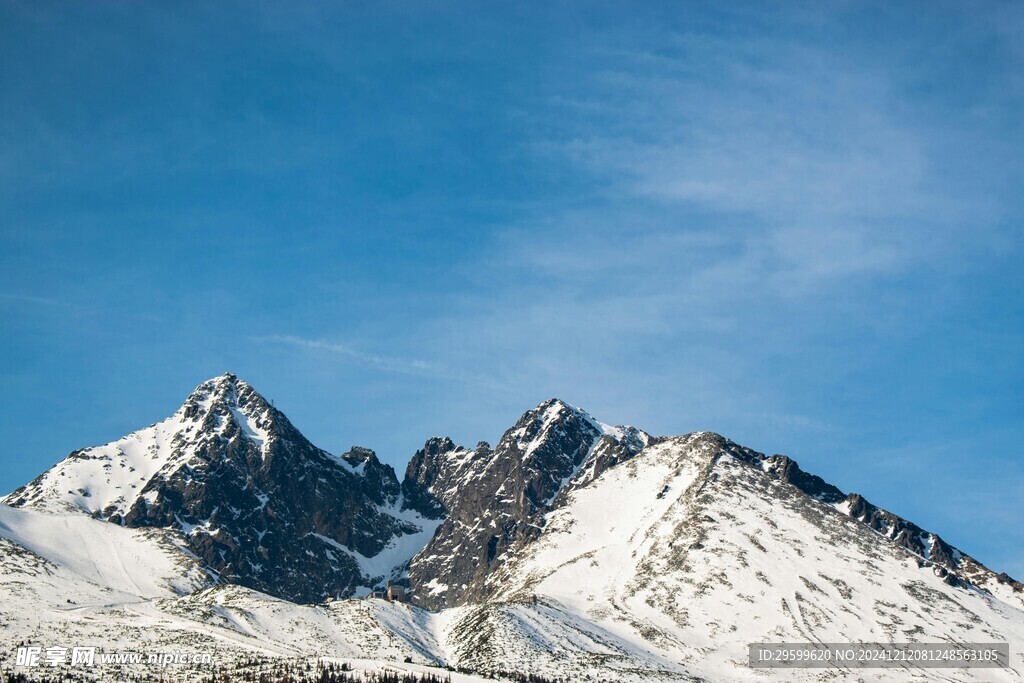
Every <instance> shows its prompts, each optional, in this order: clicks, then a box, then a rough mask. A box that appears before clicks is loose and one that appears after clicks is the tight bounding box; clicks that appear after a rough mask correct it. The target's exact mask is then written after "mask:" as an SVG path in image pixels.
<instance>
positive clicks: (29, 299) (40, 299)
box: [0, 292, 69, 306]
mask: <svg viewBox="0 0 1024 683" xmlns="http://www.w3.org/2000/svg"><path fill="white" fill-rule="evenodd" d="M0 299H6V300H7V301H17V302H21V303H26V304H40V305H42V306H67V305H69V304H67V303H65V302H63V301H61V300H60V299H51V298H50V297H46V296H31V295H25V294H8V293H7V292H0Z"/></svg>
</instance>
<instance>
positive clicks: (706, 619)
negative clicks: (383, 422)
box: [0, 376, 1024, 681]
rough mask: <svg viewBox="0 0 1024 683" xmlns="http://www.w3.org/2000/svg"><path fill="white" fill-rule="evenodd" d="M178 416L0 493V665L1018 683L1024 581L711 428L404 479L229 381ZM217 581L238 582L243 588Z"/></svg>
mask: <svg viewBox="0 0 1024 683" xmlns="http://www.w3.org/2000/svg"><path fill="white" fill-rule="evenodd" d="M204 401H205V403H204ZM193 406H195V407H193ZM246 411H248V412H246ZM249 413H252V415H250V414H249ZM245 419H248V420H251V424H248V427H247V428H245V426H246V425H243V422H245ZM174 420H176V422H174V423H173V425H172V426H173V427H174V429H173V430H172V431H174V434H175V436H173V437H172V438H169V439H164V440H162V441H160V440H158V441H159V444H160V445H159V447H148V446H145V444H143V445H142V446H140V447H139V448H136V449H134V450H133V449H132V448H131V447H130V446H131V445H132V444H133V443H135V442H136V441H138V439H133V438H130V437H126V440H122V441H124V442H125V443H126V444H128V446H119V445H117V444H119V443H121V442H116V443H115V444H113V445H110V446H108V447H103V448H101V449H90V450H87V451H77V452H76V453H74V454H72V456H71V457H70V458H69V459H67V460H65V461H64V462H62V463H61V464H59V465H58V466H57V467H55V468H53V469H52V470H50V471H49V472H48V473H46V474H45V475H43V476H41V477H40V478H39V479H37V480H36V482H33V483H32V484H30V485H29V486H27V487H24V488H23V489H20V490H19V492H16V495H14V494H12V497H9V498H8V501H9V502H15V503H17V504H18V505H20V507H10V506H8V505H6V504H0V635H2V637H0V670H2V671H4V672H10V671H11V670H12V668H13V667H14V665H15V664H16V663H17V651H18V649H19V648H23V647H26V646H33V647H40V648H41V659H45V656H46V654H47V649H48V648H66V649H67V651H68V652H70V651H71V650H72V649H73V648H76V647H86V648H88V647H94V648H96V649H97V652H98V653H102V654H103V655H105V656H110V655H113V656H115V657H121V660H119V661H112V662H111V661H106V662H104V661H102V659H101V658H99V656H97V657H98V659H97V661H96V662H95V664H94V665H93V666H84V665H74V666H73V665H72V664H71V663H70V662H69V661H68V660H67V659H65V666H64V669H65V670H66V671H68V672H71V673H76V674H78V675H82V676H85V677H86V678H90V679H92V680H100V681H107V680H124V679H128V678H130V677H132V676H137V675H144V676H151V677H153V678H154V679H157V678H160V677H162V678H163V679H164V680H196V676H200V675H207V676H209V675H212V674H213V672H214V670H215V669H214V667H216V671H218V672H225V671H232V670H240V669H245V668H246V667H251V665H252V663H253V661H256V660H265V661H267V662H275V661H278V662H291V663H298V664H299V665H301V666H304V665H305V664H306V663H312V662H315V661H317V660H321V661H332V662H346V663H350V664H352V665H353V666H354V667H355V668H356V669H357V670H364V671H375V670H381V669H382V668H384V667H388V668H390V669H392V670H406V671H419V672H434V673H438V674H441V675H443V676H447V675H451V680H453V681H475V680H484V679H483V678H482V677H484V676H489V677H497V678H499V679H500V678H505V679H508V678H509V677H510V676H512V675H514V674H530V673H533V674H540V675H543V676H545V677H547V678H548V679H558V680H561V681H689V680H705V681H833V680H853V681H859V680H863V681H908V680H920V681H936V680H938V681H1022V680H1024V664H1022V660H1021V652H1022V651H1024V586H1022V585H1021V584H1020V583H1019V582H1016V581H1014V580H1013V579H1011V578H1010V577H1008V576H1006V575H1005V574H996V573H995V572H993V571H991V570H989V569H987V568H986V567H985V566H984V565H982V564H981V563H980V562H978V561H977V560H975V559H974V558H972V557H970V556H969V555H967V554H965V553H963V552H961V551H960V550H957V549H956V548H953V547H951V546H949V545H947V544H946V543H945V542H944V541H942V539H941V538H940V537H939V536H937V535H936V534H933V533H930V532H927V531H924V530H923V529H921V528H919V527H917V526H916V525H914V524H912V523H910V522H908V521H907V520H903V519H901V518H899V517H897V516H895V515H892V514H890V513H888V512H886V511H884V510H882V509H880V508H877V507H875V506H873V505H871V504H870V503H868V502H867V501H865V500H863V499H862V498H861V497H860V496H857V495H856V494H850V495H847V494H845V493H843V492H842V491H840V490H839V489H837V488H835V487H834V486H831V485H829V484H827V483H825V482H823V481H822V480H820V479H818V478H817V477H814V476H813V475H809V474H807V473H804V472H802V471H801V470H800V469H799V467H797V465H796V463H794V462H793V461H791V460H789V459H788V458H785V457H784V456H771V457H765V456H763V455H761V454H759V453H756V452H754V451H751V450H750V449H747V448H743V447H741V446H738V445H737V444H735V443H733V442H731V441H729V440H727V439H724V438H722V437H720V436H718V435H716V434H711V433H696V434H689V435H686V436H679V437H670V438H657V437H651V436H650V435H647V434H646V433H644V432H641V431H639V430H634V429H632V428H618V427H615V428H613V427H609V426H607V425H604V424H602V423H599V422H597V421H596V420H593V418H591V417H590V416H589V415H587V414H586V413H585V412H583V411H580V410H578V409H575V408H573V407H571V406H568V405H567V404H564V403H562V402H559V401H554V400H553V401H548V402H545V403H543V404H541V405H540V406H538V407H537V408H536V409H534V410H531V411H529V412H527V413H526V414H525V415H524V416H523V417H522V418H521V419H520V420H519V422H517V424H516V426H514V427H513V428H512V429H510V430H508V431H507V432H506V434H505V436H504V437H503V438H502V440H501V441H500V442H499V444H498V446H497V447H496V448H495V449H493V450H492V449H490V447H489V446H487V444H483V443H482V444H480V445H478V446H477V448H476V449H474V450H468V449H464V448H461V447H456V446H455V445H454V444H453V443H451V442H450V441H449V440H446V439H432V440H431V441H429V442H428V444H427V447H425V449H424V450H423V451H421V452H420V453H418V454H417V456H416V457H415V458H414V460H413V462H412V463H410V468H409V471H408V472H407V474H406V479H405V481H404V482H403V483H402V484H401V488H399V482H398V480H397V478H396V477H395V475H394V473H393V471H389V468H388V469H385V468H384V467H383V466H381V465H380V464H379V463H378V462H377V461H376V459H375V458H374V457H373V455H372V452H370V451H368V450H366V449H355V448H354V449H353V450H352V451H351V452H350V453H347V454H345V455H344V456H339V457H337V458H336V457H334V456H330V455H328V454H326V453H324V452H322V451H319V449H315V447H314V446H312V445H311V444H308V442H305V441H301V440H300V436H301V435H299V434H298V433H297V431H295V430H294V428H292V427H291V425H290V423H288V422H287V421H286V418H284V416H283V415H282V414H280V413H279V412H276V411H275V410H274V409H273V408H272V407H271V406H269V404H267V403H266V402H265V401H263V399H262V398H261V397H259V396H258V395H257V394H255V392H254V391H253V390H252V389H251V387H248V385H245V384H244V383H240V382H237V381H236V380H235V378H234V377H233V376H225V378H220V379H216V380H211V381H210V382H207V383H204V384H203V385H201V386H200V389H199V390H197V392H196V393H194V394H193V397H190V399H189V401H187V402H186V404H185V406H183V408H182V410H181V411H179V413H177V414H176V417H175V418H174ZM161 424H164V423H161ZM167 424H171V423H167ZM165 426H166V425H165ZM158 428H159V429H162V427H160V425H156V426H155V427H154V428H150V429H151V431H153V432H154V433H157V432H159V429H158ZM168 429H169V428H168ZM259 429H262V430H264V431H263V432H262V433H257V432H258V430H259ZM140 443H141V441H140ZM104 449H105V450H104ZM165 451H167V453H165ZM168 453H169V454H170V455H167V454H168ZM165 456H167V457H165ZM172 456H173V457H172ZM146 459H153V460H154V461H158V462H156V463H155V464H153V465H152V466H150V470H152V471H151V472H149V471H148V470H145V469H144V466H145V465H146V463H145V462H144V461H145V460H146ZM107 465H109V467H107ZM124 472H129V473H130V474H131V475H132V476H131V477H128V478H127V479H126V478H125V476H126V475H125V474H124ZM139 472H141V473H142V474H138V475H136V473H139ZM147 472H148V473H147ZM285 475H289V476H291V475H294V479H295V480H287V479H282V477H284V476H285ZM135 476H138V477H139V480H138V482H135V481H134V480H132V478H133V477H135ZM146 477H149V478H148V479H147V478H146ZM299 478H301V479H302V481H297V480H298V479H299ZM218 491H219V492H228V493H230V494H231V496H232V499H231V500H232V502H229V503H226V502H225V501H224V500H221V499H218V498H217V492H218ZM342 494H345V495H348V496H349V497H348V498H347V499H345V500H344V501H338V500H336V497H337V496H339V495H342ZM247 496H250V497H253V499H254V500H255V501H256V502H255V503H254V506H255V511H253V510H250V509H246V508H244V507H242V506H241V505H242V502H244V501H245V500H247V498H246V497H247ZM224 510H227V511H226V512H224ZM156 511H159V515H158V514H157V512H156ZM293 514H294V515H298V516H297V517H296V516H293ZM135 519H137V520H144V521H145V524H142V523H140V524H139V525H137V526H133V522H132V520H135ZM346 519H347V520H350V526H346V524H349V522H344V520H346ZM161 520H166V521H167V523H166V524H164V523H163V522H162V521H161ZM189 520H191V521H189ZM296 520H302V521H301V525H300V528H302V529H303V531H302V532H301V533H300V534H299V536H300V538H298V539H292V538H291V537H289V535H288V533H289V531H290V530H293V529H294V528H296V527H295V525H296V524H297V522H296ZM339 520H340V521H339ZM200 521H201V522H202V524H199V523H198V522H200ZM377 526H380V527H381V528H380V529H378V528H377ZM311 529H312V531H311ZM316 529H320V530H324V531H330V532H331V534H332V535H331V536H326V535H323V534H319V532H317V531H315V530H316ZM268 530H269V531H268ZM353 530H357V531H358V532H359V533H353ZM268 534H272V535H276V538H274V539H273V540H272V541H271V540H269V539H268ZM431 534H432V535H431ZM250 539H254V540H251V542H252V543H255V544H258V545H257V546H255V547H250V546H248V545H246V544H247V543H250ZM324 539H326V540H324ZM293 540H294V542H293ZM275 548H278V549H281V552H285V551H287V553H288V554H287V555H283V556H280V557H279V556H275V555H274V549H275ZM358 548H363V549H365V550H366V551H367V552H371V551H372V552H374V553H375V554H371V555H364V554H362V552H361V551H359V550H358ZM221 550H224V552H225V553H226V556H225V558H222V559H223V562H222V563H220V564H218V565H217V566H216V567H212V566H211V564H210V562H209V558H211V557H214V558H216V557H219V553H220V551H221ZM229 550H230V551H232V552H233V554H231V553H229V552H228V551H229ZM314 556H315V557H314ZM258 558H263V562H264V564H263V565H262V566H261V565H260V563H259V562H258V561H257V560H258ZM301 558H308V559H301ZM346 558H348V559H346ZM352 558H354V559H355V560H357V562H355V564H353V563H352V562H349V561H348V560H349V559H352ZM346 563H347V564H346ZM349 565H351V566H349ZM392 567H394V569H393V570H392V569H391V568H392ZM247 568H248V569H247ZM224 569H228V570H230V571H233V572H234V571H249V572H250V574H247V575H246V581H247V584H248V586H247V585H242V582H239V581H233V580H231V577H230V576H228V575H226V573H225V571H221V570H224ZM293 576H294V577H295V578H296V580H299V581H302V582H303V585H304V586H306V588H305V589H303V590H304V591H309V590H314V592H315V590H319V587H321V586H326V587H327V588H332V589H335V588H336V589H337V590H338V592H342V589H343V588H346V587H348V592H347V593H343V594H344V595H349V596H358V595H361V594H363V593H364V592H365V591H366V590H368V589H369V588H370V587H379V586H380V584H379V583H376V584H373V583H372V582H371V579H373V581H377V580H378V579H375V578H374V577H390V578H392V579H393V580H395V581H396V582H398V583H399V584H401V585H405V586H408V587H411V588H412V589H413V592H412V597H413V601H414V603H415V604H419V605H421V606H415V605H414V604H407V603H400V602H388V601H384V600H381V599H339V600H327V601H320V602H317V603H316V604H300V603H297V602H293V601H290V600H287V599H285V597H287V596H290V595H293V594H294V590H293V589H292V587H291V586H290V585H289V583H288V582H289V580H291V579H290V577H293ZM332 582H334V583H332ZM337 582H340V583H337ZM359 582H363V583H362V584H361V586H362V588H361V589H353V586H358V585H359ZM264 585H265V586H270V587H273V588H274V589H275V591H277V593H276V596H275V595H270V594H268V593H267V592H262V591H261V590H257V587H258V586H264ZM282 596H285V597H282ZM424 607H430V608H432V610H428V609H424ZM764 642H819V643H830V642H832V643H841V642H851V643H858V642H944V643H967V642H977V643H992V642H999V643H1008V644H1009V646H1010V650H1011V657H1010V667H1009V668H1002V669H948V668H946V669H937V668H928V669H924V668H909V669H859V670H848V669H827V670H822V669H760V668H752V667H751V666H750V665H749V663H748V661H747V652H748V645H749V644H750V643H764ZM57 654H60V652H59V651H58V652H57ZM151 655H152V656H158V657H159V656H162V657H163V658H164V659H167V657H168V656H172V657H173V659H174V661H173V663H170V664H168V665H166V666H163V667H161V666H159V665H157V664H153V663H150V662H148V661H146V658H148V657H149V656H151ZM133 656H135V657H140V658H141V661H131V657H133ZM125 659H127V660H128V661H125ZM452 669H458V670H460V671H462V672H470V673H460V672H456V671H451V670H452ZM246 670H251V668H249V669H246ZM17 671H18V672H22V673H26V674H28V675H30V676H39V675H45V674H46V673H47V672H48V671H49V670H48V668H47V667H46V665H45V664H42V665H41V666H39V667H27V666H20V667H18V668H17Z"/></svg>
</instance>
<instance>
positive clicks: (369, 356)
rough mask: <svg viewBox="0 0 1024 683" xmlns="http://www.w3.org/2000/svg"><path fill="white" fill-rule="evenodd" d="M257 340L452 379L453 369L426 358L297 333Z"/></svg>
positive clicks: (421, 375)
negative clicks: (369, 349) (374, 350)
mask: <svg viewBox="0 0 1024 683" xmlns="http://www.w3.org/2000/svg"><path fill="white" fill-rule="evenodd" d="M256 341H261V342H275V343H279V344H288V345H290V346H297V347H299V348H303V349H309V350H313V351H326V352H328V353H332V354H335V355H339V356H345V357H347V358H351V359H352V360H354V361H357V362H359V363H362V364H364V365H369V366H372V367H375V368H379V369H381V370H386V371H388V372H397V373H401V374H406V375H415V376H417V377H432V378H436V379H452V378H453V376H452V373H451V371H450V370H449V369H448V368H447V367H445V366H444V365H441V364H438V363H431V362H428V361H424V360H418V359H408V358H396V357H394V356H382V355H379V354H375V353H366V352H363V351H359V350H357V349H354V348H352V347H351V346H347V345H345V344H339V343H337V342H330V341H327V340H325V339H304V338H302V337H297V336H295V335H271V336H269V337H257V338H256Z"/></svg>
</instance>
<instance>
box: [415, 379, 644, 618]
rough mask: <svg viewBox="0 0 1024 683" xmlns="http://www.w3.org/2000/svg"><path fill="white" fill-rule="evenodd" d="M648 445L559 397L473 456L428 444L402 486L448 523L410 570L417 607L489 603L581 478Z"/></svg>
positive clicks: (447, 443)
mask: <svg viewBox="0 0 1024 683" xmlns="http://www.w3.org/2000/svg"><path fill="white" fill-rule="evenodd" d="M649 439H650V437H649V436H648V435H647V434H645V433H643V432H641V431H640V430H636V429H633V428H616V427H609V426H607V425H604V424H602V423H601V422H598V421H597V420H595V419H594V418H593V417H591V416H590V415H589V414H588V413H587V412H586V411H584V410H581V409H579V408H576V407H574V406H572V405H570V404H568V403H566V402H564V401H562V400H560V399H557V398H553V399H549V400H547V401H544V402H542V403H540V404H539V405H538V406H537V407H535V408H532V409H531V410H528V411H526V412H525V413H524V414H523V415H522V416H521V417H520V418H519V419H518V420H517V421H516V423H515V424H514V425H513V426H512V427H511V428H510V429H508V430H507V431H506V432H505V433H504V435H503V436H502V437H501V440H500V441H499V442H498V445H497V446H496V447H495V448H494V450H493V451H492V450H491V449H490V447H489V446H488V445H487V444H486V443H481V444H479V445H478V446H477V448H476V449H475V450H473V451H467V450H465V449H462V448H459V447H458V446H454V444H453V443H452V442H451V440H449V439H437V440H434V439H432V440H430V441H428V442H427V443H426V444H425V445H424V448H423V449H421V450H420V451H418V452H417V453H416V455H414V456H413V459H412V461H411V462H410V463H409V468H408V469H407V471H406V480H405V482H404V484H403V491H404V493H405V497H406V501H407V502H406V504H407V505H409V506H410V507H413V506H416V507H415V508H414V509H417V510H419V511H420V512H421V514H424V515H430V516H435V518H436V517H444V521H443V522H442V524H441V527H440V528H439V529H438V532H437V533H436V534H435V536H434V538H433V539H432V540H431V542H430V543H429V544H428V545H427V547H426V548H424V550H423V551H421V552H420V553H419V555H417V556H416V557H415V558H414V559H413V561H412V562H411V564H410V571H409V577H410V584H411V585H412V588H413V591H414V593H415V595H416V599H417V601H419V602H420V603H421V604H423V605H425V606H428V607H431V608H434V607H441V606H449V605H455V604H461V603H463V602H466V601H468V600H473V599H477V598H481V597H483V592H484V591H485V590H486V586H485V579H486V576H487V575H488V574H489V573H490V572H492V571H493V570H494V569H495V568H496V567H498V566H500V564H501V563H502V561H503V555H504V553H505V552H506V551H508V550H509V549H510V548H512V547H513V546H514V545H515V544H516V543H523V542H528V540H529V538H531V537H532V536H533V534H534V533H535V530H536V529H539V528H540V526H541V525H542V524H543V515H544V513H545V512H546V511H548V510H550V509H551V508H552V507H553V506H554V505H557V503H558V497H559V494H560V493H561V492H562V491H563V490H565V489H566V488H567V486H570V485H571V483H572V482H573V481H574V479H575V478H576V477H577V476H580V475H581V473H584V472H585V473H586V474H585V476H587V477H589V478H591V479H592V478H593V477H596V476H599V475H600V474H601V473H602V472H603V471H604V469H606V468H607V467H610V466H612V465H614V464H615V463H617V462H621V461H622V460H624V459H628V458H630V457H632V456H633V455H635V454H636V453H638V452H639V451H640V450H641V449H642V448H643V447H644V444H646V443H647V442H648V441H649ZM595 456H596V457H595ZM588 480H589V479H588ZM456 549H458V552H456ZM439 575H444V576H448V577H450V580H449V582H448V583H447V584H446V586H445V587H444V588H443V589H442V588H437V587H435V588H431V589H429V590H427V589H426V587H425V585H426V584H427V583H429V582H430V580H431V578H432V577H434V576H439Z"/></svg>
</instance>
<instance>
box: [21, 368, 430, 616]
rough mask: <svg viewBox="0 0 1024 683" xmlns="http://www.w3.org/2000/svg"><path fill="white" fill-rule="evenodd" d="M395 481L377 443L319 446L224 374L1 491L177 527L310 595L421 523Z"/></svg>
mask: <svg viewBox="0 0 1024 683" xmlns="http://www.w3.org/2000/svg"><path fill="white" fill-rule="evenodd" d="M97 468H98V470H97ZM147 470H152V473H151V474H150V472H148V471H147ZM139 472H142V474H141V476H138V477H137V478H136V476H135V475H136V474H137V473H139ZM147 474H149V475H150V476H146V475H147ZM64 481H75V482H77V483H76V484H75V486H76V487H77V489H78V490H77V491H76V490H74V489H72V490H62V488H61V485H62V482H64ZM399 492H400V487H399V483H398V480H397V478H396V477H395V473H394V470H393V469H392V468H391V467H388V466H384V465H382V464H381V463H380V462H379V461H378V460H377V458H376V456H375V455H374V453H373V451H370V450H368V449H362V448H353V449H352V450H351V451H350V452H349V453H346V454H345V455H344V456H342V457H341V458H338V457H335V456H332V455H330V454H329V453H327V452H325V451H322V450H320V449H319V448H317V447H315V446H313V444H311V443H310V442H309V441H308V440H307V439H306V438H305V437H304V436H302V434H301V433H299V431H298V430H297V429H295V427H294V426H292V424H291V422H290V421H289V420H288V418H287V417H285V416H284V414H283V413H281V412H280V411H278V410H277V409H275V408H274V407H273V406H271V405H270V404H269V403H268V402H267V401H266V400H264V399H263V397H262V396H260V395H259V394H258V393H256V391H254V390H253V389H252V387H250V386H249V385H248V384H246V383H245V382H242V381H239V380H238V379H237V378H236V377H235V376H234V375H230V374H229V375H224V376H222V377H218V378H216V379H213V380H209V381H207V382H204V383H203V384H201V385H200V386H199V387H198V388H197V389H196V390H195V392H193V393H192V395H191V396H189V397H188V399H187V400H186V401H185V404H184V405H183V406H182V407H181V409H180V410H178V412H177V413H175V415H174V416H173V417H172V418H169V419H168V420H165V421H164V422H162V423H159V424H158V425H154V426H153V427H150V428H148V429H147V430H142V431H140V432H136V433H135V434H133V435H130V436H128V437H125V439H122V440H120V441H118V442H114V443H113V444H108V445H107V446H100V447H96V448H87V449H84V450H81V451H76V452H75V453H72V454H71V455H70V456H69V457H68V458H67V459H66V460H65V461H64V462H62V463H60V464H58V465H57V466H56V467H54V468H53V469H52V470H50V471H49V472H47V473H46V474H44V475H43V476H42V477H40V478H39V479H37V480H36V481H34V482H33V483H32V484H30V485H28V486H27V487H24V488H22V489H19V490H18V491H15V492H14V493H13V494H11V496H9V498H8V500H7V501H6V502H7V503H8V504H10V505H15V506H17V505H29V504H32V503H36V502H39V503H43V502H45V501H50V502H52V501H53V500H54V499H57V500H62V501H64V502H65V503H70V504H72V505H76V506H78V507H82V508H84V509H86V510H88V511H89V512H90V513H92V514H93V515H95V516H98V517H102V518H104V519H107V520H108V521H111V522H117V523H120V524H123V525H126V526H132V527H162V528H176V529H180V530H181V532H182V533H183V534H184V536H185V539H186V541H187V543H188V547H189V548H190V549H191V550H192V551H193V552H194V553H195V554H196V555H198V556H199V557H200V558H201V559H202V561H203V563H204V564H205V565H206V566H207V567H208V568H209V569H210V570H211V571H212V572H215V573H216V574H217V575H218V576H219V577H220V579H221V580H222V581H226V582H231V583H237V584H241V585H243V586H248V587H251V588H256V589H258V590H262V591H265V592H267V593H270V594H272V595H276V596H279V597H283V598H287V599H289V600H294V601H300V602H308V601H312V600H318V599H320V598H323V597H325V596H328V595H338V594H340V595H350V594H351V593H352V592H353V590H354V589H355V588H356V587H357V586H359V585H373V581H372V579H373V577H367V576H365V574H364V572H363V571H362V569H361V567H360V564H359V562H358V561H357V556H355V555H353V553H358V554H360V555H363V556H366V557H371V556H374V555H376V554H378V553H379V552H380V551H381V550H382V549H383V548H384V547H385V546H386V545H387V544H388V543H389V542H390V541H391V540H392V539H393V538H394V537H396V536H402V535H405V534H411V533H416V532H418V531H419V530H420V529H419V528H418V527H416V526H415V525H414V524H412V523H410V522H408V521H400V520H399V519H397V518H396V517H394V516H392V515H390V514H388V513H387V511H386V509H387V508H388V506H393V505H395V504H396V502H397V499H398V496H399Z"/></svg>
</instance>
